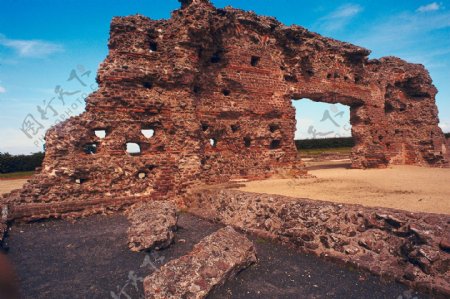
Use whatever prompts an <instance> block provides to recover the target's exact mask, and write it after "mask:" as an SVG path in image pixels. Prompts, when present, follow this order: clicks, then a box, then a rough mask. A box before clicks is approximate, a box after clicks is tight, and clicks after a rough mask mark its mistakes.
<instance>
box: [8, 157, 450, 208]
mask: <svg viewBox="0 0 450 299" xmlns="http://www.w3.org/2000/svg"><path fill="white" fill-rule="evenodd" d="M307 165H308V168H309V169H310V170H309V173H310V174H312V175H314V176H316V178H309V179H270V180H264V181H254V182H247V183H245V184H246V186H245V187H243V188H240V189H241V190H244V191H249V192H258V193H268V194H281V195H287V196H293V197H303V198H310V199H316V200H326V201H333V202H340V203H356V204H361V205H365V206H372V207H388V208H394V209H401V210H408V211H413V212H429V213H443V214H450V168H447V169H440V168H424V167H416V166H393V167H390V168H387V169H367V170H361V169H348V166H349V164H348V162H346V161H344V160H339V161H338V160H336V161H334V162H333V161H331V162H330V161H326V162H315V163H307ZM26 181H27V180H26V179H15V180H0V194H3V193H7V192H9V191H11V190H13V189H18V188H20V187H21V186H22V185H23V184H24V183H25V182H26Z"/></svg>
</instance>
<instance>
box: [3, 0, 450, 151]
mask: <svg viewBox="0 0 450 299" xmlns="http://www.w3.org/2000/svg"><path fill="white" fill-rule="evenodd" d="M213 3H214V4H215V5H216V6H217V7H224V6H228V5H231V6H233V7H236V8H241V9H244V10H253V11H255V12H256V13H258V14H262V15H267V16H274V17H276V18H277V19H278V20H279V21H281V22H283V23H285V24H286V25H291V24H298V25H300V26H304V27H306V28H308V29H309V30H312V31H315V32H318V33H320V34H322V35H325V36H328V37H332V38H336V39H339V40H342V41H347V42H351V43H354V44H356V45H360V46H363V47H366V48H368V49H370V50H372V54H371V56H370V57H371V58H379V57H382V56H389V55H393V56H399V57H401V58H403V59H406V60H408V61H410V62H415V63H422V64H424V65H425V66H426V67H427V68H428V70H429V71H430V73H431V76H432V78H433V80H434V84H435V85H436V86H437V88H438V90H439V93H438V95H437V104H438V108H439V117H440V120H441V124H440V125H441V127H442V128H443V130H444V131H445V132H449V131H450V82H449V81H450V1H449V0H446V1H436V2H435V1H418V0H417V1H413V0H403V1H392V0H390V1H385V0H378V1H375V0H373V1H370V0H367V1H339V0H334V1H330V0H328V1H325V0H323V1H321V0H316V1H301V0H228V1H226V0H220V1H219V0H216V1H213ZM178 7H179V3H178V1H176V0H164V1H161V0H159V1H156V0H147V1H145V0H131V1H130V0H109V1H106V0H102V1H101V0H90V1H80V0H77V1H74V0H64V1H61V0H39V1H29V0H1V2H0V105H1V106H0V152H6V151H7V152H10V153H30V152H35V151H38V150H40V149H41V144H42V140H41V139H40V137H41V135H42V134H43V132H44V131H45V130H46V129H47V128H48V127H49V126H50V125H52V124H54V123H56V122H57V121H59V119H64V118H65V117H67V115H75V114H79V113H81V112H82V111H83V107H84V106H83V100H82V99H83V96H84V95H85V94H88V93H89V92H91V91H92V90H94V89H95V88H96V86H95V83H94V78H95V73H96V71H97V68H98V65H99V63H100V62H101V61H102V60H103V59H104V58H105V57H106V55H107V41H108V33H109V24H110V21H111V18H112V17H113V16H125V15H130V14H136V13H139V14H143V15H146V16H148V17H151V18H154V19H161V18H169V17H170V12H171V11H172V10H174V9H176V8H178ZM76 76H77V77H76ZM69 79H70V80H69ZM55 91H56V92H55ZM294 106H295V107H296V111H297V123H298V126H299V127H300V126H301V127H300V128H299V130H298V131H297V134H296V137H297V138H299V137H302V138H312V137H313V136H316V137H320V134H319V133H321V134H325V133H327V132H332V133H331V135H335V134H339V135H346V134H347V135H348V132H349V131H348V119H349V116H348V114H349V111H348V108H347V107H345V106H341V105H338V106H333V107H332V106H330V105H327V104H321V103H312V102H310V101H307V100H305V101H295V102H294ZM38 109H40V111H41V112H42V113H40V112H39V110H38ZM342 112H343V113H342ZM324 113H325V114H327V115H329V116H330V117H327V115H325V117H324ZM30 116H31V117H33V118H31V117H30ZM42 116H44V117H46V118H47V119H46V120H45V119H42V118H41V117H42ZM322 120H323V121H322ZM24 123H25V124H34V126H33V127H32V128H31V129H30V127H29V126H24ZM336 124H337V125H338V126H336ZM310 126H314V128H313V129H309V127H310ZM21 128H22V129H24V131H25V132H24V131H22V130H21ZM308 129H309V130H308ZM27 134H28V135H29V136H31V138H30V137H29V136H27ZM34 134H36V135H34ZM331 135H329V136H331Z"/></svg>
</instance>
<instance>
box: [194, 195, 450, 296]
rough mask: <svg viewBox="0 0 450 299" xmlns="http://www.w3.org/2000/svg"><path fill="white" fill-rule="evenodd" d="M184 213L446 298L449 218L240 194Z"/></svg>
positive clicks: (197, 199)
mask: <svg viewBox="0 0 450 299" xmlns="http://www.w3.org/2000/svg"><path fill="white" fill-rule="evenodd" d="M187 205H188V208H189V211H190V212H191V213H194V214H196V215H198V216H200V217H203V218H206V219H210V220H213V221H218V222H221V223H223V224H225V225H232V226H234V227H236V228H239V229H242V230H244V231H246V232H250V233H253V234H256V235H260V236H262V237H265V238H270V239H274V240H277V241H280V242H282V243H286V244H288V245H290V246H294V247H295V248H297V249H299V250H300V251H302V252H306V253H310V254H314V255H317V256H320V257H322V258H328V259H331V260H334V261H338V262H341V263H344V264H346V265H351V266H354V267H356V268H360V269H364V270H367V271H370V272H372V273H373V274H376V275H379V276H382V277H383V278H386V279H391V280H395V281H398V282H401V283H404V284H407V285H409V286H411V287H414V288H417V289H419V290H421V291H422V292H424V293H428V294H430V295H431V297H432V298H448V296H450V281H449V279H448V277H449V275H450V225H449V224H450V216H448V215H441V214H431V213H412V212H406V211H399V210H394V209H388V208H368V207H363V206H360V205H350V204H338V203H331V202H325V201H317V200H307V199H297V198H290V197H286V196H281V195H273V194H258V193H250V192H242V191H239V190H226V189H216V188H214V187H210V189H203V190H197V191H195V192H192V193H191V194H190V196H189V199H188V200H187Z"/></svg>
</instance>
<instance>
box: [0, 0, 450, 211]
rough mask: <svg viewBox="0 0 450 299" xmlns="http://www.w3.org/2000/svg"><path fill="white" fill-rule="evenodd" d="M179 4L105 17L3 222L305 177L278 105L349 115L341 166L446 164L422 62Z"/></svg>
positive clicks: (265, 20) (202, 4) (291, 113)
mask: <svg viewBox="0 0 450 299" xmlns="http://www.w3.org/2000/svg"><path fill="white" fill-rule="evenodd" d="M181 2H182V8H181V9H179V10H176V11H174V12H173V13H172V17H171V18H170V19H168V20H151V19H149V18H146V17H144V16H140V15H134V16H128V17H116V18H114V19H113V20H112V22H111V30H110V39H109V44H108V46H109V53H108V56H107V57H106V59H105V60H104V62H103V63H102V64H101V65H100V67H99V70H98V76H97V81H98V84H99V89H98V90H97V91H96V92H94V93H92V94H91V95H90V96H89V97H88V98H87V101H86V103H87V105H86V111H85V112H84V113H83V114H81V115H80V116H77V117H72V118H70V119H68V120H66V121H64V122H62V123H60V124H58V125H56V126H54V127H52V128H51V129H50V130H49V131H48V132H47V134H46V155H45V160H44V164H43V167H42V170H41V171H40V173H38V174H36V175H35V176H33V178H32V179H31V180H30V181H29V182H28V183H27V184H25V186H24V187H23V189H22V190H18V191H15V192H12V193H11V194H9V195H6V196H5V197H4V198H3V199H2V201H3V202H7V203H8V204H10V205H13V206H14V207H13V208H12V211H14V212H13V213H12V214H11V215H12V216H11V217H13V218H14V217H15V218H43V217H58V216H60V215H61V214H63V213H71V215H83V214H85V213H93V212H99V211H104V210H107V209H109V208H111V207H114V208H115V209H122V208H124V207H125V206H127V205H129V204H132V203H133V202H136V201H140V200H142V198H148V197H150V198H153V199H162V198H170V199H172V200H178V201H181V198H182V195H183V194H184V193H185V191H186V190H187V189H188V188H189V187H190V186H192V185H196V184H198V183H221V182H227V181H229V180H230V179H236V178H247V179H263V178H267V177H270V176H273V175H282V176H301V175H304V174H305V173H306V170H305V169H304V166H303V163H302V162H301V161H300V160H299V158H298V155H297V150H296V148H295V144H294V132H295V130H296V121H295V109H294V107H293V106H292V104H291V99H301V98H310V99H312V100H314V101H322V102H327V103H341V104H345V105H348V106H350V112H351V119H350V121H351V124H352V135H353V137H354V138H355V142H356V145H355V147H354V148H353V151H352V165H353V167H357V168H369V167H386V165H388V164H414V165H426V166H445V165H447V164H448V163H447V161H446V159H445V158H444V156H445V154H444V152H445V151H446V145H445V140H444V135H443V134H442V131H441V129H440V128H439V127H438V117H437V107H436V104H435V95H436V92H437V91H436V88H435V87H434V86H433V84H432V81H431V78H430V76H429V74H428V71H427V70H426V69H425V68H424V67H423V66H422V65H418V64H411V63H407V62H406V61H403V60H401V59H399V58H395V57H385V58H381V59H369V58H368V55H369V53H370V51H369V50H367V49H364V48H361V47H358V46H354V45H351V44H348V43H344V42H340V41H337V40H334V39H330V38H326V37H323V36H320V35H318V34H316V33H313V32H310V31H308V30H306V29H304V28H302V27H299V26H295V25H293V26H285V25H283V24H281V23H279V22H278V21H276V20H275V19H274V18H270V17H261V16H257V15H256V14H254V13H252V12H245V11H242V10H237V9H233V8H225V9H216V8H215V7H213V6H212V5H211V4H210V3H209V2H208V1H203V0H196V1H181ZM143 130H147V131H143ZM96 131H103V133H104V134H105V135H106V136H105V137H103V136H102V134H96ZM151 131H152V132H153V135H151ZM145 132H147V133H145ZM97 133H98V132H97ZM127 143H135V144H138V145H139V146H140V153H139V154H130V153H127V150H126V149H127ZM23 206H25V207H23Z"/></svg>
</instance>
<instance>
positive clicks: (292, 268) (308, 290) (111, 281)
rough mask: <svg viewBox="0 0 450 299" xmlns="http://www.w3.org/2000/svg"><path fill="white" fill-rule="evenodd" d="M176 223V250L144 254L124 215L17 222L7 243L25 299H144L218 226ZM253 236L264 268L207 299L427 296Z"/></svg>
mask: <svg viewBox="0 0 450 299" xmlns="http://www.w3.org/2000/svg"><path fill="white" fill-rule="evenodd" d="M178 224H179V226H180V228H179V230H178V231H177V232H176V234H175V242H174V244H172V245H171V246H170V247H169V248H167V249H165V250H162V251H157V252H156V251H152V252H146V253H145V252H143V253H135V252H131V251H130V250H128V247H127V243H126V230H127V228H128V225H129V223H128V221H127V219H126V218H125V217H123V216H121V215H111V216H91V217H88V218H84V219H79V220H77V221H74V222H69V221H64V220H50V221H43V222H34V223H28V224H15V225H13V226H12V229H11V231H10V234H9V237H8V239H7V243H8V245H9V247H10V250H9V252H8V256H9V258H10V259H11V261H12V262H13V264H14V265H15V267H16V270H17V272H18V275H19V278H20V285H21V293H22V298H24V299H26V298H33V299H38V298H46V299H47V298H115V299H125V298H133V299H138V298H143V287H142V280H143V278H144V277H145V276H147V275H149V274H150V273H152V272H153V271H155V270H156V269H158V268H159V267H160V266H161V265H163V264H165V263H167V262H168V261H170V260H172V259H174V258H177V257H179V256H181V255H184V254H186V253H187V252H189V251H190V250H192V247H193V246H194V244H195V243H197V242H199V241H200V240H201V239H202V238H203V237H205V236H207V235H209V234H211V233H212V232H214V231H216V230H217V229H219V228H220V225H218V224H212V223H210V222H207V221H204V220H201V219H199V218H196V217H194V216H191V215H189V214H185V213H184V214H181V215H180V219H179V222H178ZM249 238H251V239H252V240H253V243H254V244H255V248H256V251H257V256H258V262H257V263H256V264H254V265H252V266H251V267H249V268H248V269H246V270H244V271H242V272H240V273H239V274H238V275H237V276H236V277H235V278H233V279H231V280H229V281H227V282H226V283H225V284H224V285H223V286H220V287H218V288H217V289H215V290H214V291H213V292H212V293H211V294H210V296H208V298H210V299H215V298H217V299H226V298H245V299H252V298H416V299H418V298H428V296H426V295H424V294H418V293H416V292H414V291H412V290H408V289H407V288H406V287H405V286H403V285H400V284H398V283H394V282H382V281H381V280H380V278H378V277H375V276H372V275H369V274H367V273H362V272H359V271H355V270H354V269H352V268H348V267H344V266H341V265H337V264H334V263H332V262H330V261H326V260H322V259H319V258H317V257H315V256H310V255H304V254H299V253H297V252H296V251H294V250H291V249H288V248H286V247H284V246H281V245H279V244H275V243H272V242H270V241H266V240H264V239H259V238H255V237H251V236H250V237H249Z"/></svg>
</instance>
